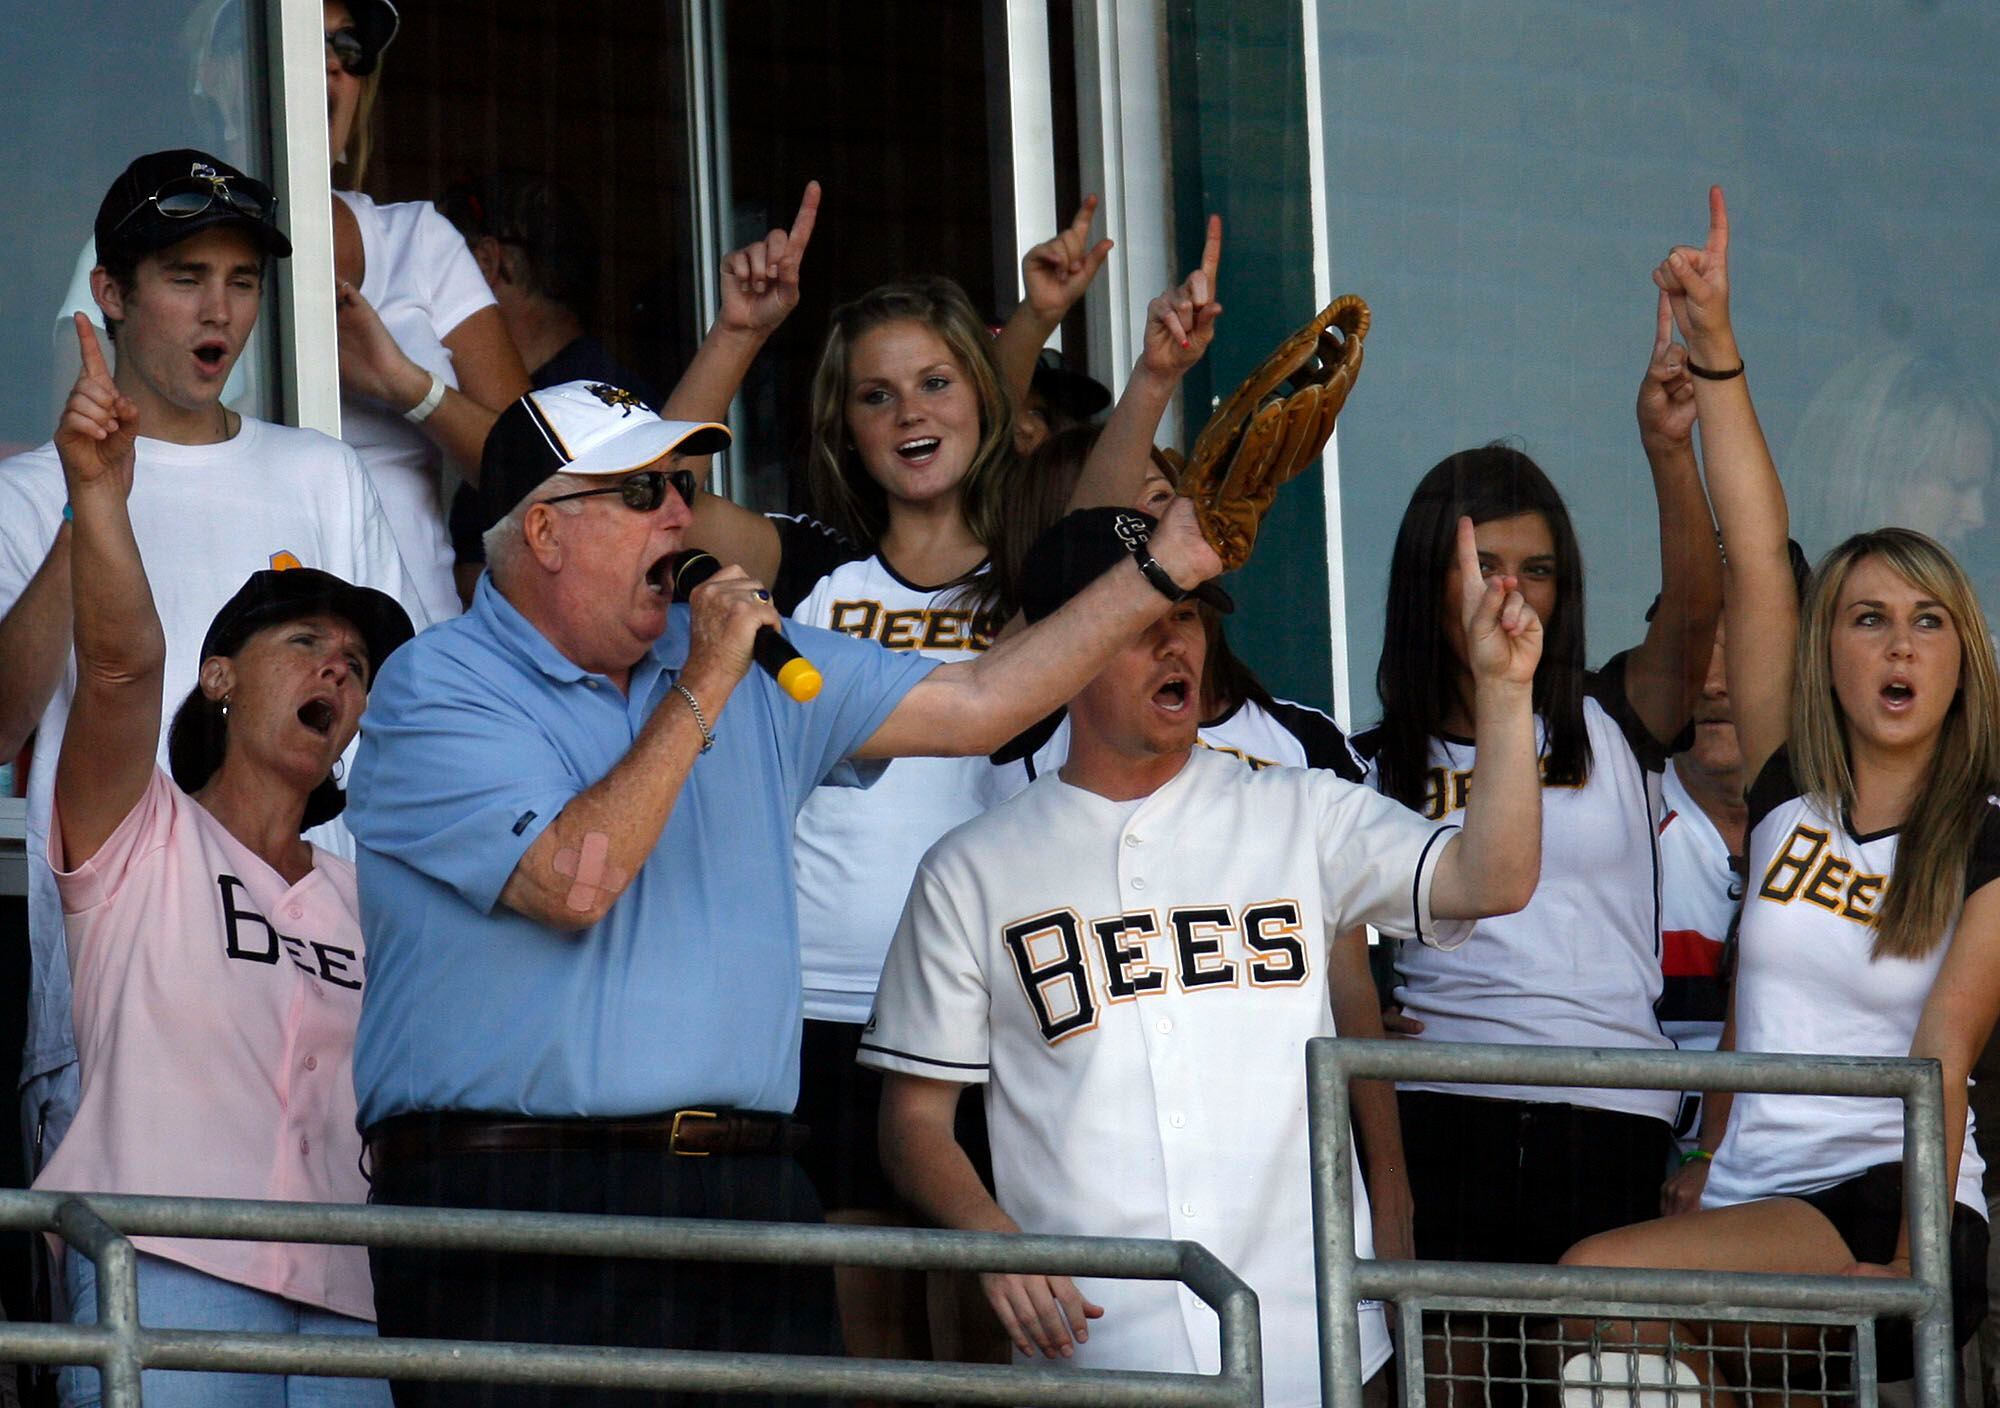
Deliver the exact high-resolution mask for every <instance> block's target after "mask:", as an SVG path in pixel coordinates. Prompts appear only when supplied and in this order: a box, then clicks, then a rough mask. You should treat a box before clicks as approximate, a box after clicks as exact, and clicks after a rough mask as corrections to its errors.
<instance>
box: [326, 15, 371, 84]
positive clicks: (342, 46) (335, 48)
mask: <svg viewBox="0 0 2000 1408" xmlns="http://www.w3.org/2000/svg"><path fill="white" fill-rule="evenodd" d="M326 47H327V49H328V50H329V51H330V52H331V53H332V54H333V61H334V62H335V63H337V64H339V65H340V66H341V68H342V69H344V70H345V71H347V72H348V73H351V74H353V75H354V76H355V77H356V78H366V77H367V76H368V75H369V74H371V73H373V72H374V71H375V60H376V59H377V58H378V57H379V55H377V54H376V53H375V51H374V50H372V49H370V48H369V47H368V45H367V42H366V41H365V40H363V39H362V37H361V31H360V30H358V29H355V28H353V27H351V26H342V27H341V28H339V29H336V30H335V31H334V32H333V33H331V34H329V35H327V37H326Z"/></svg>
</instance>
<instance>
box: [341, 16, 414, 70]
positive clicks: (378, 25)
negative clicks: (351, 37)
mask: <svg viewBox="0 0 2000 1408" xmlns="http://www.w3.org/2000/svg"><path fill="white" fill-rule="evenodd" d="M347 12H348V13H349V14H350V15H352V16H354V31H355V33H356V34H358V35H360V36H361V48H362V50H363V58H362V60H361V62H360V63H358V64H356V65H355V66H354V68H353V69H352V70H350V71H351V72H352V73H353V74H354V76H355V77H356V78H366V77H367V76H368V75H369V74H371V73H373V72H374V71H375V65H376V63H377V62H378V61H380V59H381V57H382V51H383V50H385V49H387V48H388V47H389V46H390V45H391V44H393V43H395V42H396V31H398V30H399V29H401V28H402V27H403V17H402V16H401V15H399V14H397V13H396V7H395V6H394V5H392V4H390V3H389V0H347Z"/></svg>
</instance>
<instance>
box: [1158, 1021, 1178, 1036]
mask: <svg viewBox="0 0 2000 1408" xmlns="http://www.w3.org/2000/svg"><path fill="white" fill-rule="evenodd" d="M1153 1029H1154V1030H1155V1031H1157V1032H1158V1033H1159V1034H1160V1035H1161V1036H1171V1035H1172V1034H1173V1030H1174V1019H1173V1018H1172V1017H1162V1018H1160V1020H1159V1021H1157V1022H1155V1023H1153Z"/></svg>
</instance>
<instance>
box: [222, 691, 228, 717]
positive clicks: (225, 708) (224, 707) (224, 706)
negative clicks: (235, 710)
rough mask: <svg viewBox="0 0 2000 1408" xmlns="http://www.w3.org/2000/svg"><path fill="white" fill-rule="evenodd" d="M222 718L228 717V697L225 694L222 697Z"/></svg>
mask: <svg viewBox="0 0 2000 1408" xmlns="http://www.w3.org/2000/svg"><path fill="white" fill-rule="evenodd" d="M222 717H223V718H225V719H226V718H228V717H229V696H228V695H226V694H225V695H223V696H222Z"/></svg>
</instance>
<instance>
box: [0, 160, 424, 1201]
mask: <svg viewBox="0 0 2000 1408" xmlns="http://www.w3.org/2000/svg"><path fill="white" fill-rule="evenodd" d="M276 205H277V202H276V198H275V197H274V196H273V195H272V194H271V191H270V188H269V187H267V186H265V185H264V184H263V183H262V182H260V181H256V180H253V179H251V178H250V177H248V176H245V175H244V174H243V173H242V172H240V171H238V170H236V169H235V168H234V167H232V166H230V165H229V164H228V163H226V162H223V161H221V160H219V159H217V158H215V157H212V156H209V155H208V154H206V153H204V152H197V151H187V150H180V151H166V152H155V153H152V154H150V155H147V156H142V157H140V158H139V159H138V160H136V161H134V162H133V163H132V164H131V165H130V166H129V167H127V168H126V169H125V171H124V173H123V174H122V175H120V176H119V178H118V179H117V180H116V181H115V182H113V183H112V186H111V189H110V190H109V191H108V192H107V193H106V195H105V197H104V201H103V203H102V204H101V205H100V207H99V208H98V213H97V222H96V242H97V258H98V264H97V267H96V268H95V269H93V270H92V271H91V292H92V294H93V295H94V297H95V298H96V301H97V304H98V307H99V309H100V310H101V312H102V313H103V316H104V319H105V327H106V328H107V329H108V330H109V332H110V334H111V337H112V340H113V342H114V344H115V347H116V351H117V368H116V371H115V372H114V374H113V380H114V382H115V384H116V386H117V390H118V394H119V396H120V397H122V398H123V400H124V401H125V402H126V403H128V404H129V406H130V407H131V408H132V410H133V411H134V412H136V422H137V425H138V436H139V438H138V440H137V443H136V447H135V454H136V464H135V468H134V478H133V489H132V497H131V515H132V524H133V531H134V533H135V535H136V536H137V538H138V542H139V549H140V552H141V554H142V555H143V557H144V559H145V562H146V569H147V575H148V577H149V578H150V580H151V582H152V588H153V594H154V598H155V601H156V603H157V605H158V608H159V612H160V618H161V621H162V623H163V624H164V626H165V628H166V633H167V647H168V649H167V658H168V660H169V661H170V662H174V663H173V664H171V665H170V667H169V668H170V669H180V670H182V671H184V674H182V675H175V676H171V677H170V678H169V679H168V681H167V689H166V693H165V704H166V709H167V710H168V711H171V710H172V709H173V708H175V707H176V706H178V705H179V703H180V701H181V699H182V698H183V697H184V696H185V694H186V693H187V691H188V690H189V689H190V688H192V687H193V685H194V669H193V667H194V664H195V662H196V661H197V660H198V658H199V652H198V646H199V645H200V642H201V638H202V633H203V632H204V631H205V630H206V629H207V626H208V622H209V621H210V619H211V618H213V617H214V615H215V612H216V610H217V608H219V607H220V606H221V605H222V603H223V602H225V601H227V600H228V599H229V597H230V595H231V594H232V593H234V592H235V590H236V589H237V588H238V587H240V586H241V585H242V584H243V581H244V579H245V578H246V577H248V576H249V575H250V573H252V572H253V571H256V570H258V569H260V568H286V567H298V566H306V567H317V568H321V569H323V570H325V571H328V572H332V573H334V574H335V575H337V576H339V577H342V578H344V579H346V580H348V581H351V582H355V583H357V584H360V585H363V586H371V587H376V588H378V589H380V590H382V591H386V592H388V593H389V594H390V595H391V596H394V597H396V598H397V599H398V600H399V601H401V602H402V603H403V604H404V606H405V607H406V608H407V609H408V610H409V612H410V615H411V617H412V618H413V619H414V620H415V621H416V623H417V625H418V626H419V627H420V628H421V627H422V626H423V625H425V624H428V618H427V617H425V616H424V615H423V614H422V612H421V608H420V607H419V606H418V604H417V601H416V599H415V596H414V594H413V592H412V590H411V588H410V585H409V582H408V580H407V577H406V574H405V573H404V571H403V565H402V561H401V559H400V558H399V557H398V556H397V553H396V548H395V540H394V538H393V536H392V535H391V534H390V532H389V525H388V523H387V522H386V521H385V520H384V518H383V516H382V510H381V506H380V504H379V502H378V501H377V499H376V497H375V491H374V489H373V488H372V487H371V486H370V484H369V482H368V478H367V474H366V472H365V471H364V470H363V469H362V467H361V464H360V461H359V460H357V459H356V458H355V456H354V453H353V452H352V451H351V450H349V449H348V448H347V447H346V446H344V445H342V444H341V443H340V442H339V441H337V440H333V439H331V438H329V437H327V436H324V435H321V434H319V433H317V432H316V431H309V430H297V429H292V428H289V427H286V426H280V425H272V424H269V423H266V422H264V421H259V420H256V419H254V418H252V417H249V416H243V415H239V414H237V413H236V412H235V411H232V410H229V409H228V408H227V407H225V406H224V405H223V404H222V391H223V386H224V384H225V383H226V382H227V381H228V379H229V373H230V370H231V369H232V368H233V367H234V366H235V364H236V361H237V358H238V356H239V355H240V354H241V352H242V350H243V344H244V341H245V339H246V338H248V337H249V335H250V331H251V329H252V328H253V327H255V325H256V322H257V313H258V305H259V302H260V299H261V297H262V293H263V283H264V267H265V263H266V261H267V260H268V259H270V258H272V257H276V258H280V259H282V258H284V257H286V256H288V255H289V254H290V253H291V242H290V241H289V240H287V239H286V238H285V235H284V233H283V232H282V231H281V230H279V228H278V226H277V223H276V218H275V216H276ZM78 321H79V323H80V324H81V323H83V322H84V320H83V319H81V318H79V319H78ZM78 336H79V338H82V337H92V338H94V337H95V334H94V333H93V332H92V331H91V330H90V329H89V327H88V326H87V325H86V326H80V327H79V329H78ZM66 498H67V495H66V493H65V491H64V488H63V476H62V468H61V465H60V464H59V463H58V462H57V459H56V454H55V449H54V446H53V444H46V445H43V446H41V447H39V448H38V449H34V450H30V451H28V452H27V453H26V454H22V455H17V456H15V457H14V458H12V459H10V460H6V461H4V462H0V660H4V661H5V662H6V668H5V669H0V758H12V757H14V756H15V755H16V754H17V753H18V752H19V751H20V749H21V746H22V744H23V743H24V742H25V741H26V740H27V739H28V737H29V736H30V735H31V734H32V735H33V737H34V740H35V751H34V761H33V764H32V768H31V771H30V772H29V775H28V855H29V900H28V932H29V938H30V942H31V946H32V949H33V968H32V974H31V981H30V994H29V1005H28V1039H27V1046H26V1049H25V1050H24V1052H23V1060H22V1066H21V1077H22V1118H23V1133H24V1136H25V1138H26V1141H27V1159H28V1162H27V1168H28V1174H29V1177H31V1178H32V1177H33V1176H34V1174H35V1173H36V1172H37V1171H38V1170H39V1169H40V1168H41V1166H42V1165H43V1164H44V1163H46V1162H47V1160H48V1157H49V1155H50V1154H52V1153H53V1152H54V1151H55V1145H56V1144H57V1143H58V1142H59V1141H60V1139H61V1137H62V1133H63V1131H64V1130H65V1129H67V1128H68V1125H69V1118H70V1115H71V1114H72V1113H73V1112H74V1110H75V1108H76V1101H77V1082H76V1042H75V1037H74V1034H73V1032H72V1030H71V1017H70V981H69V967H68V960H67V958H66V954H65V948H64V944H63V918H62V906H61V903H60V901H59V899H58V898H57V895H56V891H55V882H54V878H53V873H52V872H51V871H50V870H49V866H48V826H49V803H50V798H51V796H52V793H53V781H54V774H55V763H56V756H57V753H58V751H59V749H60V745H61V742H62V733H63V725H64V723H65V721H66V719H67V717H68V713H69V702H70V697H71V694H72V692H73V690H74V687H75V680H76V676H75V665H74V662H73V660H72V657H71V652H70V640H71V626H70V588H69V581H70V563H69V532H68V528H67V525H66V522H65V517H66V515H65V508H66ZM166 747H167V730H166V729H164V728H162V729H161V730H160V760H161V763H162V765H164V764H165V762H166ZM327 839H328V840H329V841H333V840H335V838H327ZM344 842H345V836H344V833H343V834H342V835H341V836H340V837H339V838H338V843H344ZM342 850H343V853H345V850H346V847H345V845H344V844H342Z"/></svg>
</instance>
